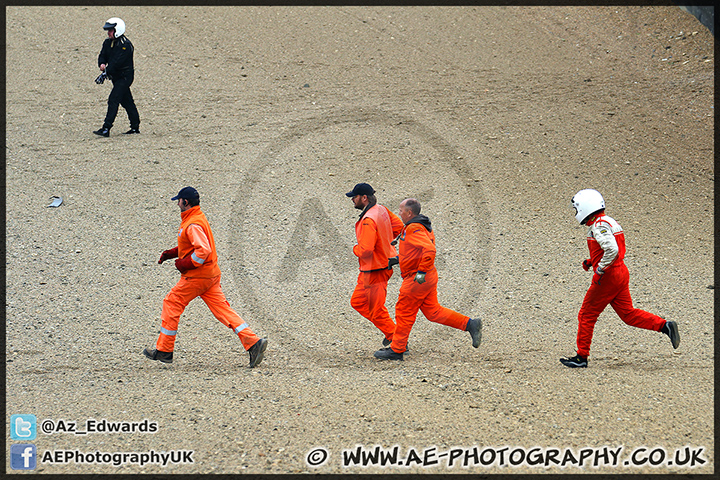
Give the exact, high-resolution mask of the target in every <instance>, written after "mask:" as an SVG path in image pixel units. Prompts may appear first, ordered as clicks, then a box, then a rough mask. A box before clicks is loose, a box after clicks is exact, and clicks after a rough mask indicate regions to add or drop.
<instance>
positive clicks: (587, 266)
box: [583, 259, 592, 272]
mask: <svg viewBox="0 0 720 480" xmlns="http://www.w3.org/2000/svg"><path fill="white" fill-rule="evenodd" d="M590 267H592V262H590V259H588V260H583V270H585V271H586V272H587V271H589V270H590Z"/></svg>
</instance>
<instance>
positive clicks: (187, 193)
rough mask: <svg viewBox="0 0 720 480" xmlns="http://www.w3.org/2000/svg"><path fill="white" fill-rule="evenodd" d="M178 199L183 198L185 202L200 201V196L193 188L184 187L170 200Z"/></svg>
mask: <svg viewBox="0 0 720 480" xmlns="http://www.w3.org/2000/svg"><path fill="white" fill-rule="evenodd" d="M178 198H184V199H186V200H198V201H199V200H200V194H199V193H198V191H197V190H195V189H194V188H193V187H185V188H183V189H182V190H180V192H179V193H178V194H177V195H175V196H174V197H173V198H171V199H170V200H177V199H178Z"/></svg>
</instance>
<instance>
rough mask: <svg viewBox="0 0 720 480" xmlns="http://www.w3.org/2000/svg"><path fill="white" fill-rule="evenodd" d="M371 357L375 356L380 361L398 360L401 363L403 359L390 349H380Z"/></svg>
mask: <svg viewBox="0 0 720 480" xmlns="http://www.w3.org/2000/svg"><path fill="white" fill-rule="evenodd" d="M373 355H374V356H375V358H377V359H380V360H400V361H402V359H403V354H402V353H397V352H394V351H393V349H392V348H390V347H387V348H381V349H380V350H378V351H377V352H375V353H374V354H373Z"/></svg>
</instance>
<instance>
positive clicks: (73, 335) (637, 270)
mask: <svg viewBox="0 0 720 480" xmlns="http://www.w3.org/2000/svg"><path fill="white" fill-rule="evenodd" d="M5 12H6V42H7V52H6V61H7V83H6V92H7V97H6V98H7V100H6V101H7V103H6V106H7V112H6V119H7V125H6V129H7V133H6V135H7V146H6V163H7V172H6V178H7V196H6V202H7V206H6V215H7V219H6V243H7V256H6V262H7V263H6V266H7V280H6V287H7V299H6V314H7V322H6V355H7V363H6V367H7V376H6V380H7V393H6V401H7V405H6V409H7V412H6V413H7V416H8V425H9V424H10V415H12V414H34V415H35V416H36V417H37V421H38V424H39V425H40V424H42V422H43V421H44V420H48V419H50V420H53V421H54V422H55V424H56V425H57V424H58V423H59V422H58V421H59V420H64V421H66V422H77V427H78V429H79V430H84V429H85V428H86V425H87V420H88V419H96V420H100V419H106V420H107V421H109V422H121V421H125V422H141V421H143V420H144V419H148V420H149V421H152V422H156V423H157V425H158V431H157V432H156V433H143V432H134V433H133V432H124V433H105V434H102V433H89V434H87V435H74V434H72V433H54V434H53V435H46V434H43V433H39V434H38V438H37V439H36V440H34V442H35V444H36V445H37V449H38V453H39V454H40V455H41V456H42V455H44V454H45V453H46V452H53V451H58V450H73V451H74V450H78V451H81V452H96V451H100V452H149V451H150V450H154V451H156V452H158V451H171V450H175V451H177V450H181V449H185V450H192V451H193V454H192V459H193V463H186V464H169V465H167V466H165V467H163V466H160V465H157V464H150V465H144V466H139V465H135V464H125V465H122V466H114V465H111V464H110V465H108V464H101V463H96V464H91V465H82V464H77V463H69V464H52V463H48V462H41V463H40V464H39V465H38V468H37V470H36V471H37V472H41V473H156V474H157V473H379V472H388V473H558V472H562V473H578V472H584V473H683V474H687V473H713V472H714V471H715V470H714V429H713V426H714V410H713V405H714V393H713V391H714V367H713V365H714V359H715V357H714V337H713V319H714V309H713V298H714V290H713V288H714V279H713V266H714V256H713V232H714V229H713V222H714V218H713V203H714V189H713V187H714V162H713V156H714V151H713V148H714V147H713V132H714V122H713V120H714V54H713V47H714V39H713V38H712V36H711V35H710V34H709V32H708V31H707V29H706V28H705V27H703V26H702V25H701V24H700V23H699V22H698V21H697V20H696V19H695V17H693V16H692V15H689V14H687V13H685V12H683V11H681V10H680V9H679V8H677V7H675V6H668V7H659V6H658V7H639V6H629V7H615V6H613V7H573V6H563V7H559V6H547V7H382V8H380V7H351V6H334V7H303V8H300V7H242V8H241V7H124V8H120V9H112V8H105V7H102V8H100V7H90V6H85V7H47V6H43V7H17V6H13V7H8V8H6V10H5ZM111 16H119V17H121V18H123V19H124V20H125V22H126V24H127V35H128V37H129V38H130V39H131V40H132V42H133V44H134V45H135V48H136V52H135V62H136V80H135V83H134V85H133V93H134V96H135V99H136V103H137V105H138V109H139V111H140V116H141V120H142V123H141V125H140V130H141V132H142V133H141V134H140V135H132V136H129V137H126V136H124V135H121V132H124V131H125V130H126V129H127V126H128V124H127V116H126V114H125V111H124V110H123V109H122V108H121V109H120V112H119V114H118V118H117V121H116V125H115V128H114V129H113V130H112V132H111V137H110V138H100V137H96V136H95V135H93V134H92V130H95V129H97V128H98V127H99V126H100V125H101V124H102V119H103V117H104V114H105V105H106V100H107V95H108V93H109V90H110V86H109V85H108V84H105V85H96V84H95V83H94V82H93V79H94V78H95V76H96V75H97V65H96V59H97V54H98V52H99V50H100V46H101V43H102V40H103V38H104V32H103V30H102V25H103V23H104V21H105V20H106V19H107V18H108V17H111ZM359 181H367V182H369V183H371V184H372V185H373V186H374V187H375V189H376V190H377V191H378V198H379V201H380V202H381V203H383V204H385V205H388V206H389V207H391V208H392V209H393V210H394V211H397V206H398V203H399V201H400V200H402V199H403V198H405V197H407V196H415V197H417V198H419V199H420V200H421V202H422V203H423V206H424V208H423V213H424V214H426V215H428V216H429V217H430V218H431V219H432V221H433V225H434V226H435V232H436V240H437V244H438V267H439V271H440V283H439V297H440V301H441V303H442V304H443V305H445V306H447V307H450V308H452V309H454V310H457V311H460V312H464V313H466V314H467V315H470V316H473V317H479V318H481V319H482V320H483V324H484V337H483V343H482V345H481V347H480V348H479V349H474V348H472V346H471V341H470V337H469V335H468V334H467V333H466V332H460V331H457V330H453V329H450V328H448V327H444V326H442V325H437V324H433V323H430V322H428V321H427V320H426V319H425V318H424V317H423V316H422V315H419V316H418V320H417V322H416V324H415V328H414V329H413V332H412V334H411V336H410V349H411V350H410V352H409V353H408V354H407V355H406V358H405V361H404V362H379V361H377V360H376V359H375V358H373V356H372V354H373V352H374V351H375V350H376V349H378V348H380V346H381V343H380V341H381V334H380V333H379V331H378V330H377V329H375V328H374V327H373V326H372V325H371V324H370V323H369V322H368V321H367V320H365V319H363V318H362V317H360V316H359V315H358V314H357V313H356V312H355V311H354V310H353V309H352V308H351V307H350V303H349V298H350V294H351V292H352V289H353V287H354V284H355V281H356V275H357V263H356V259H355V257H354V256H353V255H352V251H351V248H352V245H353V244H354V241H355V239H354V230H353V225H354V222H355V220H356V218H357V211H355V210H354V209H353V208H352V204H351V202H350V201H349V200H348V199H347V198H346V197H345V196H344V193H345V192H347V191H349V190H350V189H351V188H352V186H353V185H354V184H355V183H357V182H359ZM185 185H193V186H195V187H196V188H197V189H198V190H199V192H200V195H201V202H202V208H203V210H204V212H205V213H206V215H207V216H208V218H209V219H210V222H211V225H212V226H213V231H214V235H215V239H216V243H217V248H218V253H219V257H220V266H221V268H222V270H223V288H224V290H225V293H226V295H227V297H228V300H229V301H230V303H231V305H232V306H233V307H234V308H235V309H236V310H237V311H238V313H240V315H241V316H242V317H243V318H244V319H246V320H247V321H248V322H249V324H250V326H251V328H252V329H253V330H254V331H255V332H257V333H258V334H259V335H261V336H266V337H268V339H269V347H268V350H267V352H266V356H265V360H264V361H263V363H262V364H261V365H260V366H259V367H257V368H256V369H252V370H251V369H248V368H247V363H248V356H247V354H246V353H245V352H244V351H243V349H242V347H241V345H240V342H239V341H238V339H237V337H235V336H234V335H232V334H231V332H228V330H227V329H226V328H224V327H223V326H222V325H221V324H220V323H219V322H217V321H216V320H215V319H214V318H213V317H212V315H211V314H210V312H209V310H208V309H207V307H206V306H205V305H204V304H203V302H202V301H200V300H196V301H194V302H193V303H191V304H190V305H189V307H188V308H187V310H186V312H185V314H184V315H183V317H182V319H181V323H180V329H179V332H180V333H179V334H178V339H177V344H176V351H175V363H173V364H172V365H164V364H159V363H156V362H151V361H149V360H147V359H146V358H145V357H143V356H142V355H141V354H140V352H141V350H142V349H143V347H145V346H150V345H152V344H153V343H154V342H155V340H156V338H157V332H158V329H159V326H160V319H159V314H160V309H161V305H162V300H163V297H164V296H165V294H166V293H167V291H168V290H169V289H170V288H171V287H172V286H173V285H174V284H175V282H176V281H177V278H178V275H177V272H176V271H175V269H174V267H173V265H172V262H167V263H166V264H164V265H158V264H157V259H158V257H159V255H160V253H161V252H162V251H163V250H164V249H166V248H168V247H171V246H173V242H175V234H176V231H177V226H178V224H179V213H178V210H177V206H176V205H175V202H172V201H171V200H170V197H172V196H173V195H174V194H176V193H177V191H178V190H179V189H180V188H181V187H183V186H185ZM582 188H596V189H598V190H600V191H601V192H602V193H603V194H604V196H605V199H606V202H607V205H608V208H607V211H608V214H610V215H611V216H613V217H614V218H615V219H617V220H618V221H619V222H620V224H621V225H622V226H623V227H624V229H625V232H626V237H627V244H628V255H627V258H626V262H627V264H628V267H629V269H630V274H631V278H630V283H631V293H632V294H633V298H634V301H635V304H636V306H638V307H639V308H643V309H646V310H649V311H652V312H654V313H657V314H658V315H661V316H663V317H665V318H668V319H674V320H676V321H677V322H678V324H679V325H680V333H681V337H682V344H681V345H680V348H679V349H678V350H676V351H673V349H672V347H671V346H670V342H669V340H668V339H667V337H665V336H664V335H660V334H657V333H655V332H649V331H645V330H639V329H634V328H631V327H628V326H626V325H625V324H624V323H622V321H620V320H619V318H618V317H617V316H616V315H615V313H614V312H613V311H612V310H610V309H609V310H608V311H606V312H604V313H603V314H602V315H601V317H600V320H599V322H598V324H597V326H596V329H595V336H594V342H593V347H592V351H591V356H590V365H589V368H587V369H579V370H570V369H567V368H565V367H563V366H562V365H561V364H560V363H559V362H558V358H559V357H561V356H565V355H568V354H572V353H574V347H575V335H576V329H577V311H578V308H579V306H580V303H581V300H582V297H583V295H584V293H585V290H586V289H587V287H588V285H589V281H590V276H589V274H587V273H586V272H584V271H583V270H582V269H581V265H580V264H581V262H582V260H583V259H584V258H586V254H587V246H586V244H585V229H584V227H580V226H578V225H577V222H576V221H575V220H574V218H573V212H572V210H571V209H570V207H569V202H570V199H571V197H572V196H573V195H574V193H575V192H577V191H578V190H580V189H582ZM53 196H60V197H62V198H63V204H62V205H61V206H60V207H58V208H47V205H49V204H50V202H51V201H52V198H51V197H53ZM399 277H400V276H399V272H398V271H397V270H396V273H395V275H394V276H393V278H392V279H391V281H390V283H389V287H388V300H387V305H388V307H389V308H390V310H391V312H392V311H393V305H394V301H395V300H396V299H397V292H398V288H399V285H400V279H399ZM39 428H40V427H39ZM6 441H7V442H8V445H11V444H15V443H18V441H19V440H15V439H11V436H10V429H9V428H8V430H7V432H6ZM357 445H360V446H364V447H367V448H368V449H370V448H372V447H375V446H380V447H382V448H384V449H388V450H390V449H392V448H393V447H394V446H397V447H398V448H399V451H400V452H401V457H403V456H404V455H405V453H406V452H411V451H417V452H419V453H420V455H421V456H422V455H423V454H424V453H423V452H425V453H427V452H430V453H427V454H428V455H429V463H432V461H431V460H432V456H433V455H440V454H441V453H443V452H448V451H449V450H450V449H452V448H453V447H458V448H464V449H465V450H464V451H465V452H472V449H473V448H474V447H477V448H478V449H480V450H483V449H489V448H495V449H497V450H498V451H500V450H501V449H502V448H503V447H509V450H507V451H505V452H506V453H507V454H509V453H510V452H511V451H515V450H517V451H518V452H522V450H519V449H520V448H524V449H525V451H526V452H527V451H529V450H530V449H532V448H533V447H540V449H541V451H542V452H548V451H550V450H551V449H559V450H560V451H562V452H566V451H568V450H569V451H574V452H580V451H581V449H584V448H596V449H602V448H603V447H608V448H613V449H617V448H619V447H622V449H623V450H622V454H621V455H620V459H621V461H620V463H619V465H605V464H600V465H599V466H598V467H597V468H594V467H591V466H589V465H588V462H587V461H586V462H585V463H584V464H583V467H582V468H581V467H578V466H577V465H574V464H568V466H566V467H565V468H560V466H558V465H557V464H556V463H553V462H549V463H548V464H547V466H546V465H545V464H540V465H530V464H529V462H519V463H520V464H519V465H517V466H512V465H508V463H507V462H506V463H505V465H504V466H503V465H501V464H500V462H499V461H498V462H494V463H493V462H488V463H490V464H489V465H482V464H473V463H472V462H471V463H470V464H469V466H467V467H462V465H461V464H460V463H459V460H458V461H457V462H456V464H455V465H454V466H453V467H452V468H451V467H450V466H449V458H448V457H437V458H439V462H438V463H437V464H435V465H432V464H430V465H422V462H412V461H408V460H409V457H408V458H407V459H406V461H405V464H404V465H402V466H394V467H391V466H389V465H385V466H384V467H381V466H379V465H368V466H367V467H361V466H345V465H344V464H343V451H346V450H354V449H355V448H356V446H357ZM642 447H645V448H647V449H648V451H646V452H644V457H642V455H641V456H640V457H637V458H646V457H647V454H648V452H649V451H650V450H652V449H663V451H665V452H666V453H667V455H668V457H669V459H670V460H671V459H673V458H675V457H674V453H675V452H676V451H678V450H680V451H681V452H685V451H686V450H685V448H686V447H688V449H690V450H691V451H692V450H694V451H696V452H697V451H701V455H700V459H702V460H704V463H702V462H700V461H698V462H695V463H696V464H695V465H694V467H693V468H689V467H688V466H687V465H683V466H678V465H676V464H675V463H673V464H670V462H669V461H666V462H661V464H660V465H658V466H652V465H650V462H645V463H644V464H642V465H639V466H628V465H625V464H624V462H623V460H624V459H626V458H628V457H630V453H631V452H632V451H634V450H636V449H639V448H642ZM318 448H322V449H325V450H316V449H318ZM8 449H9V447H8ZM701 449H702V450H701ZM323 451H324V452H326V453H327V454H328V458H327V459H326V460H325V461H323ZM641 453H642V451H641ZM517 455H521V453H516V456H515V457H514V459H515V460H517V459H518V456H517ZM308 458H309V459H310V462H313V461H314V462H317V463H320V465H319V466H317V467H315V466H311V465H310V463H309V462H308ZM529 458H530V456H529V454H528V459H529ZM654 458H657V457H654ZM486 460H487V457H486ZM6 469H7V470H8V472H10V473H13V472H16V471H14V470H11V469H10V458H9V455H8V459H7V460H6Z"/></svg>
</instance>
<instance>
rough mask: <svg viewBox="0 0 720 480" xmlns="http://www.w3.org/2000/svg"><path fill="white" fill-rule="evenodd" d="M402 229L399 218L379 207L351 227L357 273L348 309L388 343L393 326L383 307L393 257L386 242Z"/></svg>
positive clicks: (373, 206) (362, 214)
mask: <svg viewBox="0 0 720 480" xmlns="http://www.w3.org/2000/svg"><path fill="white" fill-rule="evenodd" d="M402 228H403V223H402V220H400V217H398V216H397V215H395V214H394V213H392V212H391V211H390V210H388V208H387V207H385V206H383V205H379V204H375V205H372V206H369V207H368V208H366V209H365V210H363V212H362V213H361V214H360V219H359V220H358V221H357V222H356V223H355V235H356V237H357V242H358V243H357V245H355V246H354V247H353V253H354V254H355V256H357V257H358V262H359V264H360V273H359V275H358V279H357V284H356V285H355V290H354V291H353V294H352V297H351V298H350V305H352V307H353V308H354V309H355V310H357V312H358V313H359V314H360V315H362V316H363V317H365V318H367V319H368V320H370V321H371V322H372V323H373V325H375V326H376V327H377V328H378V329H379V330H380V331H381V332H383V334H384V335H385V338H387V339H388V340H391V339H392V336H393V332H394V331H395V322H393V321H392V319H391V318H390V314H389V313H388V309H387V308H386V307H385V299H386V298H387V284H388V280H390V277H392V274H393V271H392V267H390V266H389V263H388V262H389V260H390V258H391V257H395V256H397V252H396V251H395V247H393V246H392V245H391V244H390V242H392V240H393V239H394V238H395V237H396V236H398V235H399V234H400V231H401V230H402Z"/></svg>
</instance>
